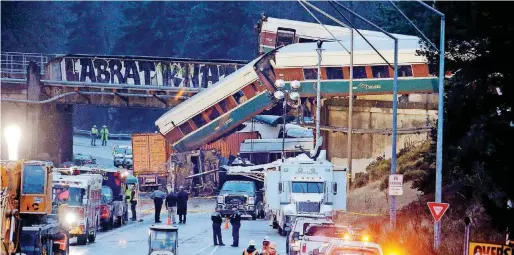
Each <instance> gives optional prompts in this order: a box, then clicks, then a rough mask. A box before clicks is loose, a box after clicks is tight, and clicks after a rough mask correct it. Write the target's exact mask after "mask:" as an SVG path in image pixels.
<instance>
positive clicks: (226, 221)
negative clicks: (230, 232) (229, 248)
mask: <svg viewBox="0 0 514 255" xmlns="http://www.w3.org/2000/svg"><path fill="white" fill-rule="evenodd" d="M224 229H228V217H227V218H226V219H225V227H224Z"/></svg>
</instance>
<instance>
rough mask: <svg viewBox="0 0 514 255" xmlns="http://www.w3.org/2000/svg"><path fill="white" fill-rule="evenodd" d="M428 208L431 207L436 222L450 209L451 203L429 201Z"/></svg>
mask: <svg viewBox="0 0 514 255" xmlns="http://www.w3.org/2000/svg"><path fill="white" fill-rule="evenodd" d="M427 204H428V208H429V209H430V212H431V213H432V217H434V220H435V222H438V221H439V220H441V217H443V214H444V213H445V212H446V210H448V207H450V204H447V203H436V202H428V203H427Z"/></svg>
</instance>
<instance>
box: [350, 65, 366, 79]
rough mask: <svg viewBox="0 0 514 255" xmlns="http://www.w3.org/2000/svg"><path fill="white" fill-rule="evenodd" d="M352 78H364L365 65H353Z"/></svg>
mask: <svg viewBox="0 0 514 255" xmlns="http://www.w3.org/2000/svg"><path fill="white" fill-rule="evenodd" d="M353 78H354V79H365V78H367V75H366V67H365V66H354V67H353Z"/></svg>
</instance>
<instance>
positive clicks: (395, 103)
mask: <svg viewBox="0 0 514 255" xmlns="http://www.w3.org/2000/svg"><path fill="white" fill-rule="evenodd" d="M397 115H398V39H395V40H394V82H393V134H392V137H393V140H392V145H391V147H392V155H391V174H395V173H396V139H397V138H396V137H397V133H398V116H397ZM390 210H391V211H390V215H391V216H390V225H391V228H392V229H395V227H396V196H391V209H390Z"/></svg>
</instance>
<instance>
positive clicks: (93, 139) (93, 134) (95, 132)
mask: <svg viewBox="0 0 514 255" xmlns="http://www.w3.org/2000/svg"><path fill="white" fill-rule="evenodd" d="M96 138H98V129H96V125H93V127H92V128H91V146H96Z"/></svg>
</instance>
